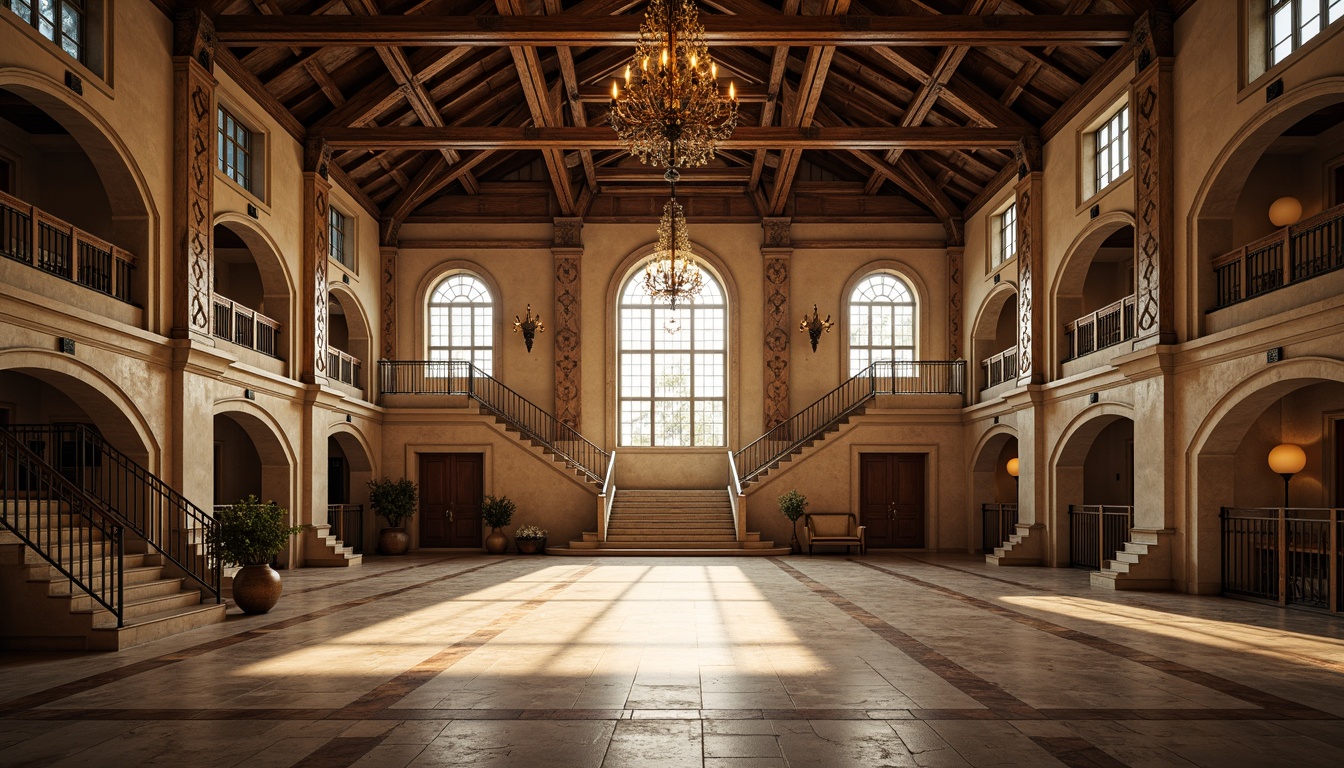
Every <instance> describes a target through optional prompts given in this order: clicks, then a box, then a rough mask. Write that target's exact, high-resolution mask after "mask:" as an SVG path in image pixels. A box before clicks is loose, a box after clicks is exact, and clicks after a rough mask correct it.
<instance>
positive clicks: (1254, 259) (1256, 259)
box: [1213, 205, 1344, 309]
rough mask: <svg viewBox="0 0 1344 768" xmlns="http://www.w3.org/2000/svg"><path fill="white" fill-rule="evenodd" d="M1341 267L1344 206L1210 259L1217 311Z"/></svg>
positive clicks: (1342, 262)
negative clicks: (1211, 260) (1211, 261)
mask: <svg viewBox="0 0 1344 768" xmlns="http://www.w3.org/2000/svg"><path fill="white" fill-rule="evenodd" d="M1340 267H1344V205H1337V206H1335V207H1334V208H1328V209H1326V210H1324V211H1321V212H1320V213H1318V214H1316V215H1315V216H1312V217H1311V218H1308V219H1303V220H1302V221H1299V222H1298V223H1296V224H1293V225H1292V226H1289V227H1284V228H1283V229H1280V230H1279V231H1278V232H1275V233H1273V234H1271V235H1268V236H1266V237H1262V238H1260V239H1259V240H1256V241H1254V242H1252V243H1248V244H1247V245H1244V246H1242V247H1241V248H1238V249H1237V250H1235V251H1232V252H1231V253H1226V254H1223V255H1222V256H1219V257H1218V258H1216V259H1214V260H1213V276H1214V292H1215V297H1214V300H1215V302H1216V305H1215V309H1222V308H1223V307H1226V306H1228V305H1231V304H1235V303H1237V302H1238V301H1243V300H1245V299H1249V298H1253V297H1255V296H1259V295H1260V294H1262V293H1269V292H1270V291H1272V290H1274V289H1276V288H1282V287H1283V286H1285V285H1287V284H1289V283H1295V282H1299V281H1302V280H1307V279H1309V278H1312V277H1316V276H1317V275H1323V274H1325V273H1326V272H1331V271H1333V270H1336V269H1339V268H1340Z"/></svg>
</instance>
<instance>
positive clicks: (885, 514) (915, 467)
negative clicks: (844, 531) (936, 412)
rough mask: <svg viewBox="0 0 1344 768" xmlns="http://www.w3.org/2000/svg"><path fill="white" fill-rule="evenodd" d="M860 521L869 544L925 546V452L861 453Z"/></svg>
mask: <svg viewBox="0 0 1344 768" xmlns="http://www.w3.org/2000/svg"><path fill="white" fill-rule="evenodd" d="M859 522H860V524H862V525H864V526H867V530H866V531H865V536H866V538H867V542H868V546H869V547H923V546H924V454H922V453H864V454H860V455H859Z"/></svg>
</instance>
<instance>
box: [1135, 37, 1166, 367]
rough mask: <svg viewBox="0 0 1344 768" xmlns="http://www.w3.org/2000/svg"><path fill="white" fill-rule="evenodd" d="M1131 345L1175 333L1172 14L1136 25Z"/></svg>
mask: <svg viewBox="0 0 1344 768" xmlns="http://www.w3.org/2000/svg"><path fill="white" fill-rule="evenodd" d="M1133 41H1134V49H1135V54H1134V58H1135V71H1136V73H1137V74H1135V76H1134V82H1133V83H1132V84H1131V85H1130V92H1129V112H1130V119H1131V120H1132V121H1133V126H1134V134H1133V135H1134V163H1135V172H1134V212H1135V217H1134V218H1135V224H1134V246H1135V248H1134V280H1135V283H1136V285H1135V293H1136V297H1135V312H1134V347H1135V348H1136V349H1137V348H1139V347H1146V346H1151V345H1153V344H1171V343H1174V342H1175V340H1176V333H1175V322H1174V321H1175V302H1174V301H1173V294H1174V289H1175V267H1174V265H1175V260H1176V253H1175V249H1176V237H1175V217H1174V212H1173V202H1174V201H1173V200H1172V194H1173V193H1172V177H1173V171H1172V166H1173V161H1172V149H1173V146H1172V145H1173V144H1174V143H1175V133H1174V131H1173V128H1172V114H1171V110H1172V107H1171V99H1172V86H1171V70H1172V66H1173V64H1174V63H1175V57H1174V56H1173V50H1172V31H1171V16H1170V15H1169V14H1165V13H1159V12H1156V11H1149V12H1148V13H1145V14H1144V15H1143V16H1141V17H1140V18H1139V22H1138V24H1137V25H1136V26H1135V27H1134V38H1133Z"/></svg>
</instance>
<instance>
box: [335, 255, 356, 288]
mask: <svg viewBox="0 0 1344 768" xmlns="http://www.w3.org/2000/svg"><path fill="white" fill-rule="evenodd" d="M327 269H328V270H329V271H330V270H332V269H334V270H335V271H336V272H338V273H340V274H343V275H349V276H350V280H351V282H353V281H355V280H358V279H359V272H358V271H357V270H356V269H355V268H354V267H350V266H346V265H345V264H343V263H341V262H339V261H337V260H335V259H333V258H331V256H330V255H328V256H327Z"/></svg>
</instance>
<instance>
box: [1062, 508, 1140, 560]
mask: <svg viewBox="0 0 1344 768" xmlns="http://www.w3.org/2000/svg"><path fill="white" fill-rule="evenodd" d="M1133 527H1134V508H1133V507H1117V506H1111V505H1109V504H1070V505H1069V565H1071V566H1073V567H1074V568H1087V569H1090V570H1093V571H1098V570H1101V569H1102V568H1104V567H1105V566H1106V561H1107V560H1114V559H1115V553H1117V552H1119V551H1120V550H1122V549H1124V548H1125V543H1126V542H1128V541H1129V535H1130V529H1131V528H1133Z"/></svg>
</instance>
